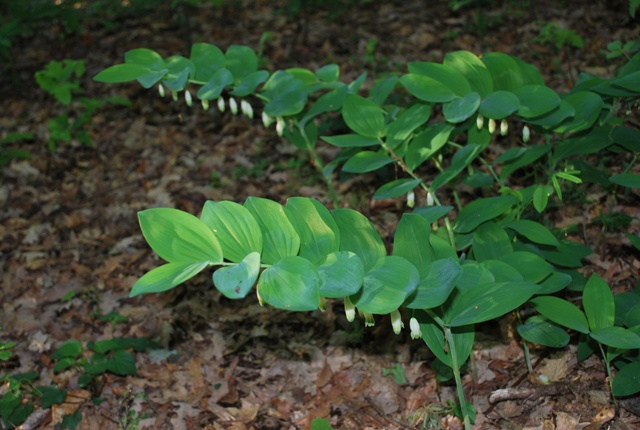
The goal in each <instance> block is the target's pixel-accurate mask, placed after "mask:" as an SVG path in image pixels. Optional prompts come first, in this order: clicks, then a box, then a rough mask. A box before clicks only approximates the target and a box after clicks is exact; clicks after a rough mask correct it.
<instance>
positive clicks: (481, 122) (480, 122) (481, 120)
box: [476, 114, 484, 130]
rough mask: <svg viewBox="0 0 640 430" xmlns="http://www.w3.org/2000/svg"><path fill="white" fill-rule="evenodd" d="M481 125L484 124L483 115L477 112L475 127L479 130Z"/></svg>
mask: <svg viewBox="0 0 640 430" xmlns="http://www.w3.org/2000/svg"><path fill="white" fill-rule="evenodd" d="M482 126H484V117H483V116H482V115H481V114H478V116H477V117H476V127H477V128H478V130H480V129H482Z"/></svg>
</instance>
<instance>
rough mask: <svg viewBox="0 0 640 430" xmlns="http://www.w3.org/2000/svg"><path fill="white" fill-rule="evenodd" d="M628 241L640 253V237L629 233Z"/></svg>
mask: <svg viewBox="0 0 640 430" xmlns="http://www.w3.org/2000/svg"><path fill="white" fill-rule="evenodd" d="M627 239H629V242H631V244H632V245H633V246H635V248H636V249H637V250H638V251H640V236H636V235H635V234H631V233H627Z"/></svg>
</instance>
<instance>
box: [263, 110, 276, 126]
mask: <svg viewBox="0 0 640 430" xmlns="http://www.w3.org/2000/svg"><path fill="white" fill-rule="evenodd" d="M273 121H275V120H274V119H273V117H271V116H269V115H267V113H266V112H265V111H262V125H264V128H269V126H270V125H271V124H273Z"/></svg>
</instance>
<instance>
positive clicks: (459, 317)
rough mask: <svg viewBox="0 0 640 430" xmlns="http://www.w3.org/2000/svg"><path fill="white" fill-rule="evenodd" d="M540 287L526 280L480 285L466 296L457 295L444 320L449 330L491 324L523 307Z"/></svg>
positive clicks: (465, 294)
mask: <svg viewBox="0 0 640 430" xmlns="http://www.w3.org/2000/svg"><path fill="white" fill-rule="evenodd" d="M539 288H540V287H538V286H537V285H536V284H532V283H531V282H526V281H512V282H494V283H491V284H484V285H478V286H476V287H475V288H473V289H471V290H469V291H467V292H466V293H464V294H460V293H458V294H455V295H454V296H453V299H452V300H451V302H450V306H449V308H448V310H447V314H446V315H445V318H443V320H444V322H445V323H446V324H447V325H448V326H450V327H458V326H463V325H468V324H477V323H480V322H484V321H488V320H491V319H493V318H497V317H500V316H502V315H504V314H506V313H508V312H510V311H512V310H514V309H515V308H517V307H518V306H520V305H522V304H523V303H524V302H526V301H527V300H529V299H530V298H531V296H533V295H534V294H536V292H537V291H538V289H539Z"/></svg>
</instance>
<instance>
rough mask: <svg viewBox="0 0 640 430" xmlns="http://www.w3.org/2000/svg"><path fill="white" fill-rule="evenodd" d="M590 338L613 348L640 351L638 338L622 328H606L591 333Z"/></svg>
mask: <svg viewBox="0 0 640 430" xmlns="http://www.w3.org/2000/svg"><path fill="white" fill-rule="evenodd" d="M590 336H591V337H592V338H593V339H595V340H597V341H598V342H600V343H601V344H603V345H607V346H611V347H613V348H620V349H640V336H638V335H637V334H635V333H634V332H632V331H631V330H628V329H626V328H623V327H616V326H611V327H606V328H603V329H600V330H598V331H595V332H591V333H590Z"/></svg>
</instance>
